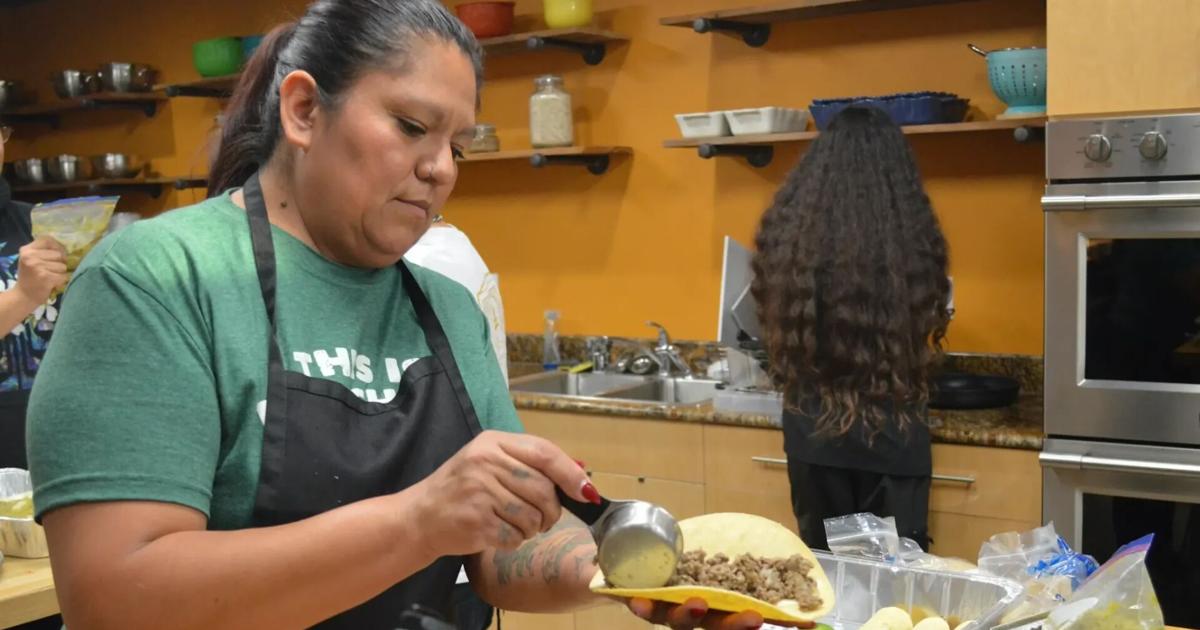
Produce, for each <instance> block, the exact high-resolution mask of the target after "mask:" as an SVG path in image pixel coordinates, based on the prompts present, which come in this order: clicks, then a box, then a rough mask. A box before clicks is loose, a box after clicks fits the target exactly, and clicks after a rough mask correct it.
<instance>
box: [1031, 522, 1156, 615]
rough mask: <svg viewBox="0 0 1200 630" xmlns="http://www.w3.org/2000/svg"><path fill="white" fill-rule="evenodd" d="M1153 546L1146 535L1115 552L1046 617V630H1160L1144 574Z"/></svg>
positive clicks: (1147, 573)
mask: <svg viewBox="0 0 1200 630" xmlns="http://www.w3.org/2000/svg"><path fill="white" fill-rule="evenodd" d="M1153 542H1154V534H1150V535H1147V536H1143V537H1141V538H1139V539H1137V540H1135V541H1133V542H1131V543H1129V544H1127V545H1125V546H1123V547H1121V548H1120V549H1118V550H1117V552H1116V553H1115V554H1113V557H1112V558H1110V559H1109V560H1108V562H1105V563H1104V566H1102V567H1100V570H1099V571H1097V572H1096V573H1094V574H1093V575H1092V576H1091V577H1090V578H1088V580H1087V581H1086V582H1084V583H1083V585H1082V586H1080V587H1079V588H1078V589H1077V590H1076V591H1075V593H1074V594H1073V595H1071V598H1070V599H1069V600H1068V601H1067V603H1066V604H1063V605H1062V606H1060V607H1059V608H1057V609H1055V610H1054V611H1053V612H1051V613H1050V616H1049V617H1048V618H1047V619H1046V628H1047V630H1068V629H1069V630H1161V628H1162V627H1163V615H1162V608H1161V607H1160V606H1159V604H1158V597H1157V596H1156V595H1155V594H1154V585H1153V584H1151V583H1150V573H1149V572H1148V571H1147V570H1146V554H1147V553H1149V552H1150V545H1151V543H1153Z"/></svg>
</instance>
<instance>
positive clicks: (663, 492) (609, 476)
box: [590, 472, 707, 519]
mask: <svg viewBox="0 0 1200 630" xmlns="http://www.w3.org/2000/svg"><path fill="white" fill-rule="evenodd" d="M590 475H591V478H592V483H593V484H595V486H596V488H598V489H599V490H600V492H601V494H604V495H605V496H610V497H613V498H618V499H640V500H642V501H649V502H651V503H654V504H657V505H661V506H663V507H665V508H667V511H668V512H670V513H671V515H672V516H674V517H675V518H677V519H685V518H691V517H693V516H700V515H701V514H704V513H705V512H706V511H707V510H705V508H704V484H700V483H689V482H686V481H671V480H669V479H654V478H653V477H639V476H635V475H619V474H615V473H602V472H592V473H590Z"/></svg>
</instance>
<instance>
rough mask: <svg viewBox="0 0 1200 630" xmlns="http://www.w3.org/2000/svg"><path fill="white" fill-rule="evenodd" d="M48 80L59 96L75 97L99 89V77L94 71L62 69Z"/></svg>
mask: <svg viewBox="0 0 1200 630" xmlns="http://www.w3.org/2000/svg"><path fill="white" fill-rule="evenodd" d="M50 80H51V81H52V82H53V83H54V93H55V94H58V96H59V98H77V97H80V96H83V95H85V94H91V93H92V92H99V91H100V77H99V75H97V74H96V73H95V72H84V71H83V70H63V71H61V72H57V73H55V74H54V75H52V76H51V77H50Z"/></svg>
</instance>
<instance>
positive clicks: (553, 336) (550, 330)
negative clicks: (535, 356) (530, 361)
mask: <svg viewBox="0 0 1200 630" xmlns="http://www.w3.org/2000/svg"><path fill="white" fill-rule="evenodd" d="M545 318H546V326H545V330H544V332H543V333H542V367H543V368H545V369H546V370H557V369H558V365H559V364H560V363H562V353H560V352H559V350H558V311H546V313H545Z"/></svg>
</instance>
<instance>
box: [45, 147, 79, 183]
mask: <svg viewBox="0 0 1200 630" xmlns="http://www.w3.org/2000/svg"><path fill="white" fill-rule="evenodd" d="M86 167H87V162H86V161H84V159H83V158H81V157H79V156H78V155H70V154H66V153H64V154H62V155H56V156H54V157H49V158H46V172H47V173H48V174H49V175H50V181H54V182H62V183H68V182H77V181H79V180H81V179H84V178H85V176H86V173H85V171H86Z"/></svg>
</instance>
